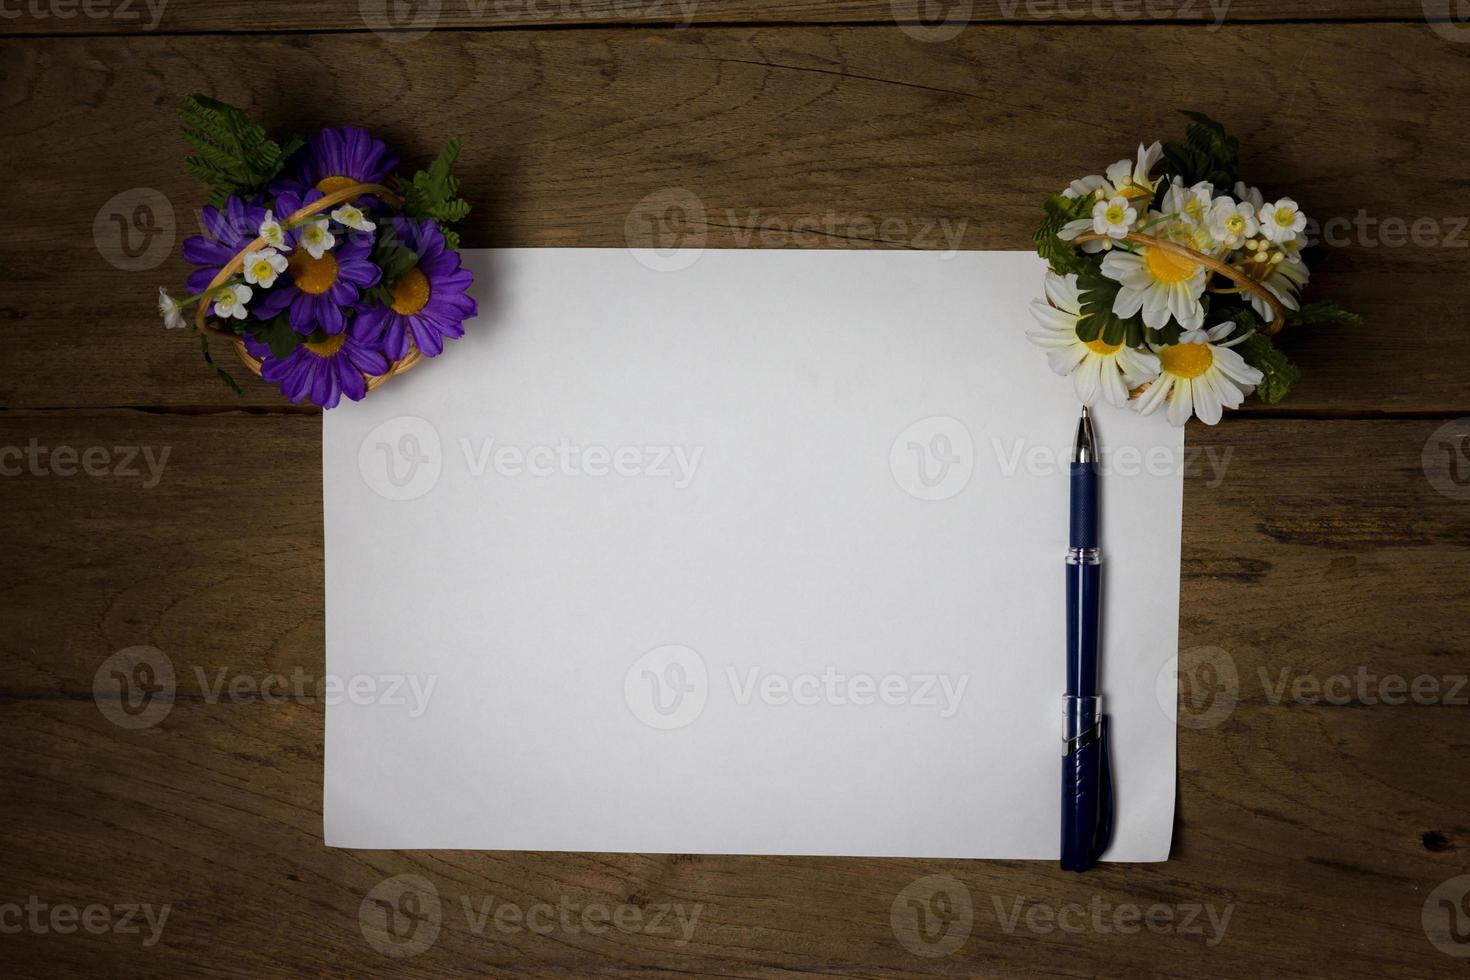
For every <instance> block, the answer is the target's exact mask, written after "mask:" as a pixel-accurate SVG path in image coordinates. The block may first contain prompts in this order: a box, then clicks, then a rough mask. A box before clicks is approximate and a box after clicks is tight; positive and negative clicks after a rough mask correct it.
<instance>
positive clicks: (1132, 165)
mask: <svg viewBox="0 0 1470 980" xmlns="http://www.w3.org/2000/svg"><path fill="white" fill-rule="evenodd" d="M1163 158H1164V145H1163V144H1162V143H1160V142H1158V141H1155V142H1154V144H1153V145H1152V146H1148V147H1145V146H1144V145H1143V144H1142V143H1139V144H1138V159H1137V160H1136V161H1133V162H1130V161H1128V160H1119V161H1118V162H1117V163H1115V164H1113V165H1112V166H1111V167H1109V168H1108V169H1107V171H1106V175H1107V178H1108V181H1109V183H1111V184H1112V185H1113V193H1114V194H1115V195H1122V196H1123V197H1127V198H1130V199H1134V198H1143V199H1148V198H1151V197H1153V196H1154V188H1156V187H1158V184H1159V182H1158V181H1157V180H1154V179H1152V178H1150V177H1149V173H1150V171H1152V170H1153V169H1154V167H1155V166H1157V165H1158V162H1159V161H1160V160H1162V159H1163Z"/></svg>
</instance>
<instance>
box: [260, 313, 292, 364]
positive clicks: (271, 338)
mask: <svg viewBox="0 0 1470 980" xmlns="http://www.w3.org/2000/svg"><path fill="white" fill-rule="evenodd" d="M250 336H252V337H254V338H255V339H256V340H257V341H259V342H260V343H262V344H265V345H266V346H268V347H269V348H270V349H271V357H274V358H276V359H277V360H280V359H282V358H286V357H290V356H291V352H292V351H294V350H295V349H296V348H297V347H299V346H300V345H301V341H302V336H301V335H300V334H299V333H297V332H296V331H295V330H293V329H292V328H291V318H290V316H289V315H288V314H286V313H278V314H276V315H275V316H274V317H272V318H271V319H269V320H256V321H254V322H252V323H251V325H250Z"/></svg>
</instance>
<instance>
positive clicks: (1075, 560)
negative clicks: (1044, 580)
mask: <svg viewBox="0 0 1470 980" xmlns="http://www.w3.org/2000/svg"><path fill="white" fill-rule="evenodd" d="M1087 557H1089V556H1087V555H1078V554H1077V553H1076V552H1075V551H1074V552H1072V553H1070V554H1068V556H1067V693H1068V694H1069V695H1073V696H1076V697H1083V698H1088V697H1092V696H1093V695H1094V694H1096V693H1097V689H1098V687H1097V662H1098V644H1099V641H1100V639H1101V637H1100V635H1099V633H1098V630H1099V626H1100V624H1099V612H1098V611H1099V610H1100V609H1101V608H1102V566H1101V565H1099V564H1097V563H1096V555H1095V554H1094V555H1092V556H1091V557H1092V558H1093V559H1094V560H1093V561H1087V560H1085V559H1086V558H1087Z"/></svg>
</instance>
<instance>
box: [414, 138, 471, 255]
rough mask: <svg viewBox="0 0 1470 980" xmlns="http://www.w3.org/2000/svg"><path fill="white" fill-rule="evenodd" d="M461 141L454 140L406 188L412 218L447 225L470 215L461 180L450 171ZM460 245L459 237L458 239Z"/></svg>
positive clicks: (415, 175) (417, 173) (416, 174)
mask: <svg viewBox="0 0 1470 980" xmlns="http://www.w3.org/2000/svg"><path fill="white" fill-rule="evenodd" d="M459 148H460V142H459V138H458V137H456V138H454V139H452V140H450V141H449V142H448V143H447V144H446V145H445V147H444V152H443V153H440V154H439V156H438V158H437V159H435V160H434V162H433V163H431V164H429V169H428V170H420V171H418V172H416V173H415V174H414V175H413V179H412V180H410V181H409V182H408V185H407V186H406V187H404V189H403V211H404V213H405V214H407V215H408V216H409V217H411V218H418V219H420V220H423V219H424V218H433V219H434V220H435V221H437V222H438V223H439V226H440V229H441V230H443V227H444V225H446V224H449V223H452V222H455V221H461V220H463V219H464V217H465V216H466V215H468V214H469V213H470V205H469V202H468V201H465V200H462V199H461V198H460V197H459V196H458V195H459V180H458V178H456V177H455V176H454V174H452V173H451V172H450V169H451V168H452V167H453V166H454V161H455V160H456V159H458V157H459ZM455 242H456V244H458V238H456V239H455Z"/></svg>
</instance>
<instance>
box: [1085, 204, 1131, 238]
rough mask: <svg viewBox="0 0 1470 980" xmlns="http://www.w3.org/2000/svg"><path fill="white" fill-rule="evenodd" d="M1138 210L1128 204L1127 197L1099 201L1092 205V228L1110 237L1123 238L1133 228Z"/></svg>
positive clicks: (1095, 231)
mask: <svg viewBox="0 0 1470 980" xmlns="http://www.w3.org/2000/svg"><path fill="white" fill-rule="evenodd" d="M1137 220H1138V212H1137V211H1135V210H1134V209H1133V208H1131V207H1129V206H1128V199H1127V198H1126V197H1115V198H1113V199H1112V200H1111V201H1098V202H1097V203H1096V204H1094V205H1093V206H1092V230H1093V232H1094V233H1095V234H1098V235H1107V236H1108V237H1109V238H1122V237H1123V236H1124V235H1126V234H1128V232H1130V231H1132V230H1133V223H1134V222H1135V221H1137Z"/></svg>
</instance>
